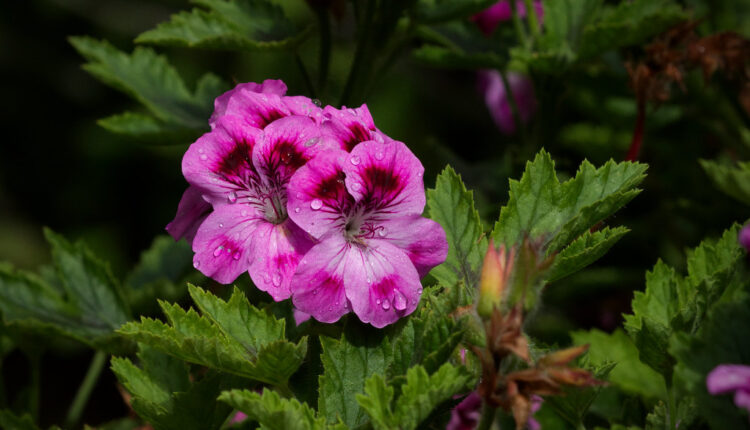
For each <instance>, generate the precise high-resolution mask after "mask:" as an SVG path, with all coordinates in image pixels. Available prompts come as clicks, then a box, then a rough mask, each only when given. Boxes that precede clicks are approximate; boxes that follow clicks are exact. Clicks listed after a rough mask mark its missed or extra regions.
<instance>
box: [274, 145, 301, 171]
mask: <svg viewBox="0 0 750 430" xmlns="http://www.w3.org/2000/svg"><path fill="white" fill-rule="evenodd" d="M274 150H275V151H276V152H277V153H278V154H279V159H280V160H281V162H282V163H284V164H285V165H287V166H289V167H291V168H293V169H295V170H296V169H299V168H300V167H302V166H303V165H304V164H305V163H307V161H308V160H307V157H305V154H303V153H301V152H299V151H297V147H296V146H295V144H294V143H292V142H279V143H278V144H276V148H275V149H274Z"/></svg>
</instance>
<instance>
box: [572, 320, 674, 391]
mask: <svg viewBox="0 0 750 430" xmlns="http://www.w3.org/2000/svg"><path fill="white" fill-rule="evenodd" d="M570 335H571V337H572V338H573V343H574V344H576V345H584V344H588V345H589V350H588V354H587V357H588V360H589V362H590V363H591V364H593V365H597V366H598V365H601V364H604V363H608V362H609V363H614V364H615V367H614V368H613V369H612V371H611V372H609V375H608V377H607V380H608V381H609V382H611V383H612V384H614V385H615V386H617V387H618V388H620V389H622V390H623V391H626V392H628V393H632V394H638V395H640V396H643V397H645V398H648V399H660V398H663V397H664V395H665V393H666V386H665V385H664V378H662V376H661V375H660V374H658V373H656V372H655V371H654V370H653V369H651V368H650V367H648V366H646V365H645V364H643V363H641V361H640V360H639V359H638V349H637V348H636V347H635V344H633V341H632V340H631V339H630V338H629V337H628V335H627V334H625V332H624V331H622V330H620V329H618V330H615V331H614V332H613V333H611V334H608V333H605V332H603V331H601V330H597V329H592V330H590V331H575V332H572V333H571V334H570Z"/></svg>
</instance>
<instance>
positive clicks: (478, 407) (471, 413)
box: [445, 391, 482, 430]
mask: <svg viewBox="0 0 750 430" xmlns="http://www.w3.org/2000/svg"><path fill="white" fill-rule="evenodd" d="M481 411H482V398H481V397H480V396H479V394H478V393H477V392H476V391H472V392H471V394H469V395H468V396H466V398H464V399H463V400H461V403H459V404H457V405H456V406H455V407H454V408H453V410H452V411H451V420H450V421H449V422H448V425H447V426H446V427H445V430H473V429H474V428H476V426H477V425H478V424H479V418H480V417H481V415H482V413H481Z"/></svg>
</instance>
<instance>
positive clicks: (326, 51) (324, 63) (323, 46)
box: [315, 7, 331, 93]
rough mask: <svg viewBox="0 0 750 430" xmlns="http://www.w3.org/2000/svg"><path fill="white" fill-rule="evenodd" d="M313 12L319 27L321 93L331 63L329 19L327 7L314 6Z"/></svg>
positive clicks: (319, 78)
mask: <svg viewBox="0 0 750 430" xmlns="http://www.w3.org/2000/svg"><path fill="white" fill-rule="evenodd" d="M315 12H316V13H317V15H318V27H319V29H320V60H319V63H320V64H319V67H320V69H319V73H318V91H320V92H321V93H322V92H323V89H324V88H325V87H326V84H327V83H328V69H329V68H330V63H331V20H330V17H329V15H328V9H327V8H325V7H319V8H316V10H315Z"/></svg>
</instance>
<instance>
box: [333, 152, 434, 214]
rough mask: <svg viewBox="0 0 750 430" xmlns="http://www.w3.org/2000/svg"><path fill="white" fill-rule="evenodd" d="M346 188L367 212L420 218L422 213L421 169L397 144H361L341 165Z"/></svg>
mask: <svg viewBox="0 0 750 430" xmlns="http://www.w3.org/2000/svg"><path fill="white" fill-rule="evenodd" d="M344 173H345V174H346V179H345V182H346V188H347V189H348V190H349V193H350V194H351V195H352V196H353V197H354V199H355V201H357V202H358V203H362V204H364V206H365V207H366V208H367V210H368V211H369V212H372V213H375V214H387V215H388V216H408V215H420V214H421V213H422V211H423V210H424V205H425V193H424V182H423V179H422V176H423V175H424V167H422V163H420V162H419V159H417V157H416V156H415V155H414V154H413V153H412V152H411V151H410V150H409V148H407V147H406V145H404V144H403V143H401V142H398V141H395V140H394V141H392V142H388V143H379V142H375V141H369V142H362V143H360V144H359V145H357V146H356V147H355V148H354V149H353V150H352V152H351V154H350V155H349V156H348V157H347V160H346V161H345V162H344Z"/></svg>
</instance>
